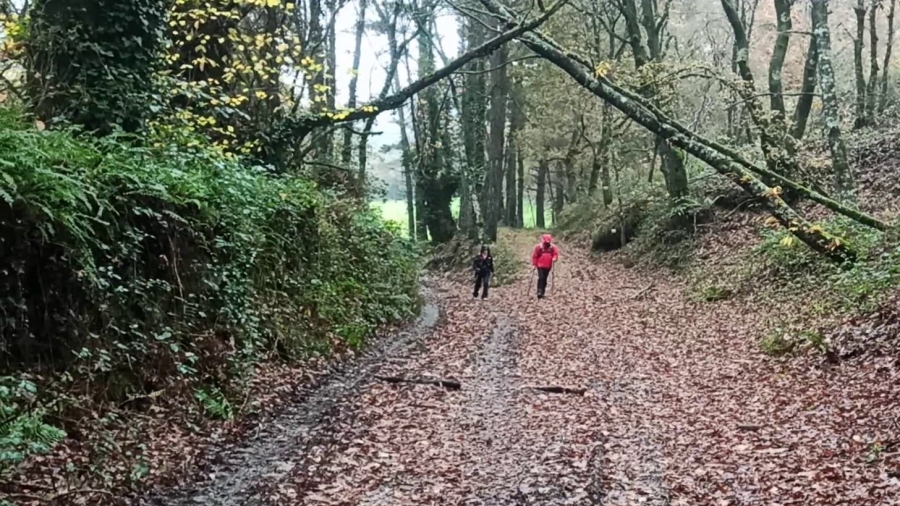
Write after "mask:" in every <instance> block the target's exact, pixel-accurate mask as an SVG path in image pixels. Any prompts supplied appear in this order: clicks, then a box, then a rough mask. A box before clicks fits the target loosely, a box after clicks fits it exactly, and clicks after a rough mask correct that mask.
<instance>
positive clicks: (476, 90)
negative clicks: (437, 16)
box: [459, 17, 487, 240]
mask: <svg viewBox="0 0 900 506" xmlns="http://www.w3.org/2000/svg"><path fill="white" fill-rule="evenodd" d="M461 24H462V29H463V30H464V33H463V37H461V38H463V39H464V40H465V41H466V42H465V44H466V47H467V48H473V47H478V46H480V45H481V44H482V43H483V42H484V40H483V39H484V28H483V27H482V25H481V24H480V23H479V21H478V20H476V19H471V18H468V17H467V18H465V19H464V20H463V21H462V23H461ZM484 69H485V60H484V58H478V59H476V60H473V61H472V62H471V63H469V65H468V66H467V68H466V70H467V71H468V72H469V73H468V74H466V75H465V77H464V87H463V92H462V97H461V100H460V102H461V104H460V119H461V123H462V134H463V147H464V149H465V152H466V163H465V166H464V169H463V170H464V174H463V180H464V181H463V188H462V190H461V191H462V195H461V196H460V211H459V218H460V229H461V230H463V231H465V232H466V235H467V236H468V237H469V238H470V239H472V240H476V239H477V238H478V230H477V222H478V216H477V213H476V212H475V205H474V200H475V199H473V198H472V197H473V195H476V196H478V197H479V199H480V200H479V202H480V206H479V207H480V209H481V212H482V213H484V200H483V199H482V198H481V189H482V188H481V186H482V185H481V184H480V181H482V180H483V178H484V176H485V173H486V172H487V167H486V164H485V139H486V138H487V130H486V128H485V103H486V97H485V80H484V75H485V74H484Z"/></svg>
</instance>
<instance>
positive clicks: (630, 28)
mask: <svg viewBox="0 0 900 506" xmlns="http://www.w3.org/2000/svg"><path fill="white" fill-rule="evenodd" d="M641 1H642V7H643V16H642V17H641V19H640V21H639V20H638V14H637V5H636V4H635V0H623V1H622V3H621V5H622V14H623V16H624V17H625V27H626V30H627V33H628V42H629V44H630V45H631V52H632V55H633V56H634V66H635V67H637V68H641V67H643V66H644V65H646V64H648V63H650V62H651V61H654V60H658V59H660V58H661V57H662V48H661V47H660V40H661V37H660V33H659V29H660V27H659V25H658V23H657V20H656V13H655V8H654V3H655V2H653V1H652V0H641ZM641 24H643V28H644V32H646V33H647V42H648V47H646V48H645V47H644V43H643V36H642V31H641ZM648 51H649V53H648ZM657 91H658V90H656V87H655V86H645V87H643V88H642V92H643V95H644V96H645V97H647V98H648V99H651V100H654V101H656V100H657V99H656V98H655V96H656V94H657ZM657 142H658V143H659V145H660V156H661V157H662V161H663V163H662V170H663V174H664V176H665V182H666V191H667V192H668V194H669V198H670V199H672V200H673V201H677V200H679V199H681V198H683V197H685V196H686V195H687V194H688V177H687V172H686V170H685V167H684V158H683V155H682V154H681V153H679V152H678V151H677V150H676V149H675V148H673V147H672V146H671V145H669V144H668V143H667V142H666V141H665V140H661V141H660V140H657Z"/></svg>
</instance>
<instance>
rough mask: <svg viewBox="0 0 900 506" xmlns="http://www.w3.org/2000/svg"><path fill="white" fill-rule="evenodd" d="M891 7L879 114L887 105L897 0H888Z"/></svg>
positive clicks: (882, 71) (888, 17)
mask: <svg viewBox="0 0 900 506" xmlns="http://www.w3.org/2000/svg"><path fill="white" fill-rule="evenodd" d="M890 2H891V7H890V9H889V10H888V16H887V21H888V38H887V44H886V46H885V49H884V65H882V67H883V68H882V69H881V96H880V97H879V100H878V113H879V114H881V113H883V112H884V110H885V109H886V108H887V105H888V91H889V89H888V71H889V70H890V68H891V54H892V52H893V49H894V9H895V8H896V7H897V0H890Z"/></svg>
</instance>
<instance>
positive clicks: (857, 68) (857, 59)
mask: <svg viewBox="0 0 900 506" xmlns="http://www.w3.org/2000/svg"><path fill="white" fill-rule="evenodd" d="M825 3H826V4H827V2H825ZM813 10H815V7H813ZM853 12H854V13H855V14H856V38H855V39H853V70H854V73H855V75H856V118H855V119H854V121H853V128H863V127H865V126H866V76H865V74H864V71H863V36H864V35H865V33H866V31H865V30H866V6H865V5H864V4H863V0H856V5H855V6H854V7H853ZM820 50H821V49H820Z"/></svg>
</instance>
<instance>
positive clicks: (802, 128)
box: [791, 37, 819, 141]
mask: <svg viewBox="0 0 900 506" xmlns="http://www.w3.org/2000/svg"><path fill="white" fill-rule="evenodd" d="M816 47H817V46H816V38H815V37H810V38H809V47H808V48H807V50H806V62H805V63H804V65H803V84H802V86H801V88H800V91H801V93H802V94H801V95H800V98H799V99H798V100H797V107H796V108H795V109H794V121H793V126H792V127H791V137H793V138H794V139H797V140H798V141H799V140H802V139H803V136H804V135H805V134H806V124H807V121H808V120H809V111H810V109H812V103H813V98H815V97H814V96H813V95H814V93H815V91H816V69H817V68H818V65H819V52H818V51H817V49H816Z"/></svg>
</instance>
